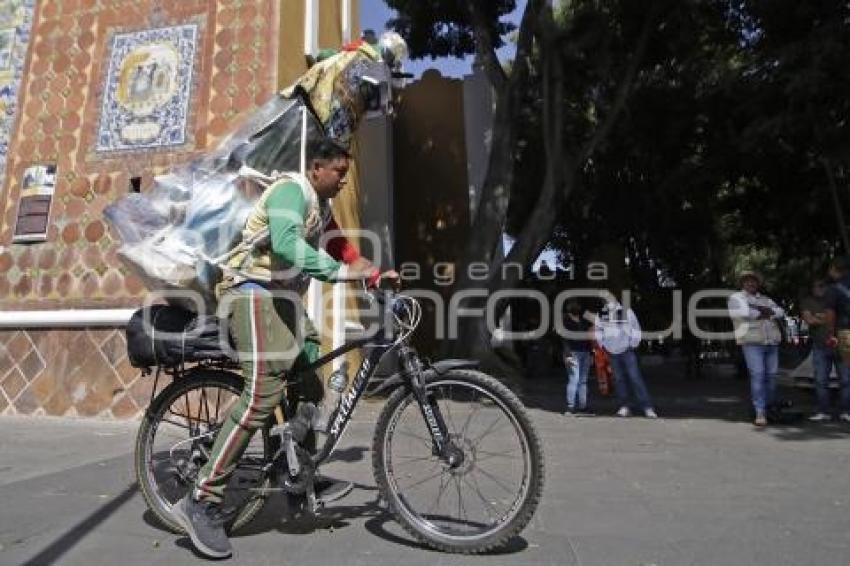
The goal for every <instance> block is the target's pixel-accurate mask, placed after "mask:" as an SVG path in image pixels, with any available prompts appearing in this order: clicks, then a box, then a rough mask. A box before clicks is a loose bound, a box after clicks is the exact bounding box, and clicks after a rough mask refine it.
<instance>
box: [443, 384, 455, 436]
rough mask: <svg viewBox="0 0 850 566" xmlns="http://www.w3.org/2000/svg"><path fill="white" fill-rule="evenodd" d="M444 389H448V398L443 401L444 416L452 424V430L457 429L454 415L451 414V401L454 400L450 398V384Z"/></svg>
mask: <svg viewBox="0 0 850 566" xmlns="http://www.w3.org/2000/svg"><path fill="white" fill-rule="evenodd" d="M446 389H448V400H447V402H446V403H445V407H446V417H447V418H448V420H449V422H450V423H451V425H452V430H454V431H457V424H455V420H454V417H453V416H452V403H453V402H454V399H452V386H451V385H449V386H448V387H447V388H446Z"/></svg>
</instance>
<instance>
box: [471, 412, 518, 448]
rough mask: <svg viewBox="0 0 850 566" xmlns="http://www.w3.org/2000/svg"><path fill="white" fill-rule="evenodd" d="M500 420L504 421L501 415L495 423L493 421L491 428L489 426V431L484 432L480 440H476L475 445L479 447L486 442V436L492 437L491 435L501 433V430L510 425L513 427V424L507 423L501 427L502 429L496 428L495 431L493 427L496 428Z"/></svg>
mask: <svg viewBox="0 0 850 566" xmlns="http://www.w3.org/2000/svg"><path fill="white" fill-rule="evenodd" d="M500 420H502V417H501V415H499V416H498V417H496V420H495V421H493V422H492V423H491V424H490V426H488V427H487V430H485V431H484V432H483V433H482V434H481V435H480V436H479V437H478V438H476V439H475V441H474V443H475V444H476V445H477V444H478V443H479V442H481V441H482V440H484V437H485V436H490V435H491V434H493V433H494V432H496V431H499V430H502V429H503V428H505V427H507V426H510V425H511V422H510V421H507V423H505V424H503V425H502V426H500V427H498V428H495V429H494V428H493V427H494V426H496V424H497V423H498V422H499V421H500Z"/></svg>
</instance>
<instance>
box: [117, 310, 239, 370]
mask: <svg viewBox="0 0 850 566" xmlns="http://www.w3.org/2000/svg"><path fill="white" fill-rule="evenodd" d="M221 336H222V333H221V321H220V320H219V319H218V318H217V317H215V316H206V315H205V316H198V315H196V314H195V313H193V312H190V311H188V310H186V309H182V308H180V307H175V306H170V305H153V306H151V307H145V308H143V309H139V310H138V311H136V312H135V313H133V316H132V317H130V321H129V322H128V323H127V355H128V357H129V358H130V364H131V365H132V366H133V367H137V368H149V367H153V366H165V367H175V366H179V365H181V364H183V363H187V362H198V361H201V360H214V361H226V360H230V358H229V357H228V356H227V354H226V353H225V352H224V351H222V348H221V346H222V345H221V340H222V339H228V337H227V336H228V335H227V333H226V332H225V333H224V334H223V336H224V338H221Z"/></svg>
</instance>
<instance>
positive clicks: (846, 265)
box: [829, 255, 850, 273]
mask: <svg viewBox="0 0 850 566" xmlns="http://www.w3.org/2000/svg"><path fill="white" fill-rule="evenodd" d="M829 266H830V267H831V268H832V269H834V270H835V271H837V272H838V273H847V272H848V271H850V258H848V257H847V256H843V255H840V256H838V257H836V258H834V259H833V260H832V263H830V264H829Z"/></svg>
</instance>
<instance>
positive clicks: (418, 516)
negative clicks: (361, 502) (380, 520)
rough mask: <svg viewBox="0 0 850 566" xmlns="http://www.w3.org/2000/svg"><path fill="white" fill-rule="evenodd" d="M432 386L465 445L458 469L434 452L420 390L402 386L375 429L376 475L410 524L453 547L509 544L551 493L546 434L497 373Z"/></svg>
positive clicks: (456, 373) (435, 381) (452, 433)
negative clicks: (545, 478)
mask: <svg viewBox="0 0 850 566" xmlns="http://www.w3.org/2000/svg"><path fill="white" fill-rule="evenodd" d="M426 389H427V390H428V392H429V393H430V394H431V395H433V397H434V399H435V401H436V402H437V404H438V406H439V408H440V412H441V413H442V416H443V420H444V421H445V423H446V426H447V428H448V434H449V437H450V438H451V440H452V441H453V442H454V444H455V446H456V447H458V448H460V449H461V450H462V451H463V455H464V457H463V463H462V464H461V465H459V466H456V467H452V466H449V465H448V464H447V463H446V462H444V461H442V460H441V459H440V458H439V457H438V456H437V455H435V453H434V448H433V441H432V440H431V436H430V433H429V431H428V428H427V425H426V423H425V420H424V418H423V417H422V414H421V412H420V410H419V405H418V404H417V402H416V400H415V398H414V396H413V394H412V393H411V392H409V391H408V390H407V389H399V390H397V391H395V392H394V393H393V394H392V395H391V396H390V398H389V400H388V401H387V404H386V406H385V407H384V409H383V411H382V412H381V415H380V417H379V418H378V422H377V425H376V429H375V437H374V440H373V448H372V454H373V456H372V465H373V470H374V473H375V480H376V482H377V484H378V488H379V489H380V490H381V493H382V495H383V496H384V497H385V498H386V500H387V501H388V502H389V506H390V510H391V511H392V513H393V515H394V516H395V518H396V519H397V520H398V521H399V523H401V525H402V526H403V527H404V528H405V529H406V530H407V531H408V532H409V533H411V534H412V535H413V536H415V537H416V538H417V539H419V540H420V541H422V542H424V543H426V544H428V545H429V546H432V547H434V548H437V549H439V550H443V551H447V552H459V553H466V554H473V553H480V552H485V551H488V550H492V549H495V548H498V547H501V546H504V545H505V544H506V543H507V542H508V541H509V540H510V539H511V538H512V537H513V536H515V535H516V534H517V533H519V532H520V531H521V530H522V529H523V528H524V527H525V526H526V525H527V524H528V522H529V521H530V520H531V517H532V515H533V514H534V511H535V510H536V508H537V504H538V502H539V500H540V495H541V493H542V490H543V451H542V447H541V442H540V438H539V436H538V435H537V432H536V431H535V429H534V426H533V425H532V423H531V419H530V418H529V416H528V413H527V412H526V410H525V408H524V407H523V406H522V403H521V402H520V401H519V399H517V397H516V396H515V395H514V394H513V393H512V392H511V391H510V390H509V389H508V388H506V387H505V386H504V385H502V384H501V383H499V382H498V381H497V380H495V379H494V378H492V377H490V376H488V375H485V374H483V373H480V372H476V371H468V370H453V371H450V372H448V373H446V374H444V375H442V376H433V377H431V378H430V379H428V380H427V382H426Z"/></svg>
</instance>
